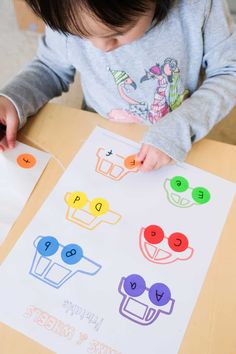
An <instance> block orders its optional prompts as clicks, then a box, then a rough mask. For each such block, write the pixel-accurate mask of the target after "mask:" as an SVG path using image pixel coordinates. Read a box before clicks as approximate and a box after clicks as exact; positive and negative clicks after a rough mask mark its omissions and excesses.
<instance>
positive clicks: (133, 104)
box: [108, 58, 189, 124]
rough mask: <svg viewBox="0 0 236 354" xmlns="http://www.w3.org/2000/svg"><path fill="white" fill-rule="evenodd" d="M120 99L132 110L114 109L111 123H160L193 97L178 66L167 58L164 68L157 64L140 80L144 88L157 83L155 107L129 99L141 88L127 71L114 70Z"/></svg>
mask: <svg viewBox="0 0 236 354" xmlns="http://www.w3.org/2000/svg"><path fill="white" fill-rule="evenodd" d="M109 71H110V72H111V73H112V75H113V78H114V80H115V83H116V85H117V89H118V92H119V94H120V96H121V97H122V98H123V99H124V100H125V101H126V102H127V103H128V104H129V108H128V109H113V110H112V111H111V112H110V113H109V114H108V117H109V118H110V119H113V120H116V121H120V122H127V123H144V121H148V122H149V123H150V124H154V123H156V122H157V121H158V120H159V119H161V118H162V117H164V116H165V115H166V114H167V113H169V112H171V111H173V110H174V109H176V108H177V107H179V106H180V105H181V103H182V102H183V100H184V99H185V98H186V97H187V96H188V95H189V91H188V90H185V89H184V88H183V86H182V82H181V77H180V70H179V68H178V62H177V60H176V59H173V58H166V59H165V60H164V63H163V65H160V64H156V65H154V66H152V67H151V68H150V69H149V70H145V71H146V74H145V75H144V76H143V77H142V78H141V79H140V83H141V84H143V83H144V82H145V81H147V80H151V79H152V80H156V82H157V86H156V88H155V92H154V99H153V101H152V103H151V104H148V103H147V102H139V101H137V100H135V99H134V98H131V97H129V96H128V95H127V93H128V92H129V88H128V87H130V86H132V87H133V88H134V89H135V90H136V89H137V84H136V83H135V82H134V81H133V80H132V79H131V77H130V76H129V75H128V74H127V73H126V72H125V71H119V70H111V69H110V68H109Z"/></svg>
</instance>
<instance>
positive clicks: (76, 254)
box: [61, 243, 83, 264]
mask: <svg viewBox="0 0 236 354" xmlns="http://www.w3.org/2000/svg"><path fill="white" fill-rule="evenodd" d="M82 257H83V250H82V248H81V247H80V246H78V245H76V244H74V243H71V244H69V245H67V246H65V247H64V248H63V250H62V252H61V258H62V259H63V261H64V262H65V263H67V264H76V263H78V262H79V261H80V260H81V258H82Z"/></svg>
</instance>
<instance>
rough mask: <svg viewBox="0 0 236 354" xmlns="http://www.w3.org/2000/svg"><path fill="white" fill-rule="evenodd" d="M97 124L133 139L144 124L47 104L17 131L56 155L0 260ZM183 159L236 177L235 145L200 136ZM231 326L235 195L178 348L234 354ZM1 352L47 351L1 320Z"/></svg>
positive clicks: (235, 312)
mask: <svg viewBox="0 0 236 354" xmlns="http://www.w3.org/2000/svg"><path fill="white" fill-rule="evenodd" d="M96 125H99V126H101V127H104V128H106V129H109V130H111V131H113V132H115V133H118V134H120V135H123V136H125V137H127V138H129V139H132V140H135V141H139V140H140V139H141V137H142V135H143V132H144V129H145V128H144V127H141V126H136V125H131V124H128V125H123V124H115V123H111V122H109V121H107V120H105V119H103V118H101V117H99V116H98V115H97V114H94V113H89V112H84V111H80V110H77V109H72V108H68V107H64V106H61V105H56V104H48V105H47V106H46V107H45V108H44V109H43V110H41V111H40V112H39V113H38V114H37V116H36V117H34V118H31V119H30V121H29V123H28V124H27V126H26V127H25V128H24V129H22V130H21V132H20V133H19V137H18V139H19V140H20V141H22V142H24V143H28V144H30V145H32V146H35V147H38V148H41V149H42V150H45V151H48V152H50V153H51V154H52V155H53V156H54V158H52V159H51V161H50V162H49V165H48V167H47V168H46V170H45V172H44V173H43V175H42V177H41V179H40V181H39V183H38V184H37V187H36V188H35V190H34V192H33V194H32V195H31V197H30V199H29V201H28V203H27V205H26V206H25V208H24V210H23V212H22V213H21V216H20V217H19V219H18V220H17V222H16V224H15V225H14V227H13V228H12V230H11V232H10V234H9V235H8V238H7V240H6V241H5V243H4V244H3V246H2V247H1V248H0V261H1V262H2V261H3V260H4V258H5V257H6V256H7V254H8V253H9V252H10V250H11V248H12V247H13V246H14V244H15V242H16V241H17V239H18V238H19V237H20V235H21V234H22V232H23V231H24V229H25V228H26V226H27V224H28V223H29V221H30V220H31V219H32V218H33V216H34V215H35V213H36V212H37V210H38V209H39V207H40V206H41V205H42V203H43V202H44V200H45V199H46V197H47V196H48V194H49V193H50V191H51V189H52V188H53V186H54V185H55V183H56V182H57V180H58V179H59V178H60V176H61V175H62V173H63V168H66V166H67V165H68V164H69V162H70V161H71V159H72V158H73V156H74V155H75V154H76V152H77V151H78V150H79V148H80V146H81V145H82V144H83V142H84V141H85V140H86V138H87V137H88V135H89V134H90V132H91V131H92V130H93V128H94V127H95V126H96ZM187 162H188V163H190V164H192V165H194V166H197V167H200V168H202V169H203V170H206V171H209V172H211V173H214V174H215V175H218V176H221V177H223V178H226V179H228V180H230V181H233V182H236V146H233V145H227V144H224V143H219V142H216V141H212V140H207V139H204V140H202V141H201V142H198V143H196V144H195V145H194V146H193V149H192V151H191V152H190V153H189V156H188V158H187ZM0 291H1V290H0ZM16 296H17V294H16ZM0 299H1V292H0ZM235 328H236V200H234V204H233V205H232V208H231V211H230V213H229V215H228V218H227V222H226V224H225V227H224V229H223V233H222V237H221V239H220V242H219V244H218V247H217V249H216V252H215V255H214V258H213V260H212V263H211V266H210V268H209V271H208V274H207V277H206V280H205V282H204V286H203V288H202V290H201V293H200V296H199V298H198V301H197V304H196V306H195V309H194V312H193V314H192V317H191V321H190V323H189V326H188V328H187V331H186V333H185V337H184V339H183V342H182V345H181V348H180V352H179V354H235V353H236V335H235ZM170 340H171V339H170ZM0 353H1V354H32V353H33V354H47V353H51V352H50V351H49V350H47V349H45V348H43V347H42V346H40V345H39V344H38V343H36V342H34V341H32V340H31V339H29V338H27V337H25V336H23V335H22V334H20V333H18V332H16V331H14V330H13V329H10V328H9V327H7V326H5V325H3V324H2V325H0ZM68 354H69V353H68ZM128 354H135V353H128ZM144 354H148V353H144ZM160 354H165V353H160Z"/></svg>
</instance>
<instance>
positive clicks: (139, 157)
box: [135, 145, 148, 162]
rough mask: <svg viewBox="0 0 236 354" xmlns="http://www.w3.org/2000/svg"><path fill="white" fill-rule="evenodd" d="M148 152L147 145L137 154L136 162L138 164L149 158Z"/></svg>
mask: <svg viewBox="0 0 236 354" xmlns="http://www.w3.org/2000/svg"><path fill="white" fill-rule="evenodd" d="M147 150H148V146H147V145H143V146H142V147H141V149H140V151H139V152H138V153H137V155H136V158H135V159H136V161H137V162H143V161H144V160H145V158H146V156H147Z"/></svg>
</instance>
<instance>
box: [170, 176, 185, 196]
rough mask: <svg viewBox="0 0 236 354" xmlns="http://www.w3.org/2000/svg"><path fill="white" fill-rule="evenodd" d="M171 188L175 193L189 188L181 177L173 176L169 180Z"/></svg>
mask: <svg viewBox="0 0 236 354" xmlns="http://www.w3.org/2000/svg"><path fill="white" fill-rule="evenodd" d="M170 185H171V188H172V189H173V190H174V191H175V192H179V193H181V192H185V191H186V190H187V189H188V188H189V183H188V180H187V179H186V178H184V177H182V176H175V177H173V178H172V179H171V180H170Z"/></svg>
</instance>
